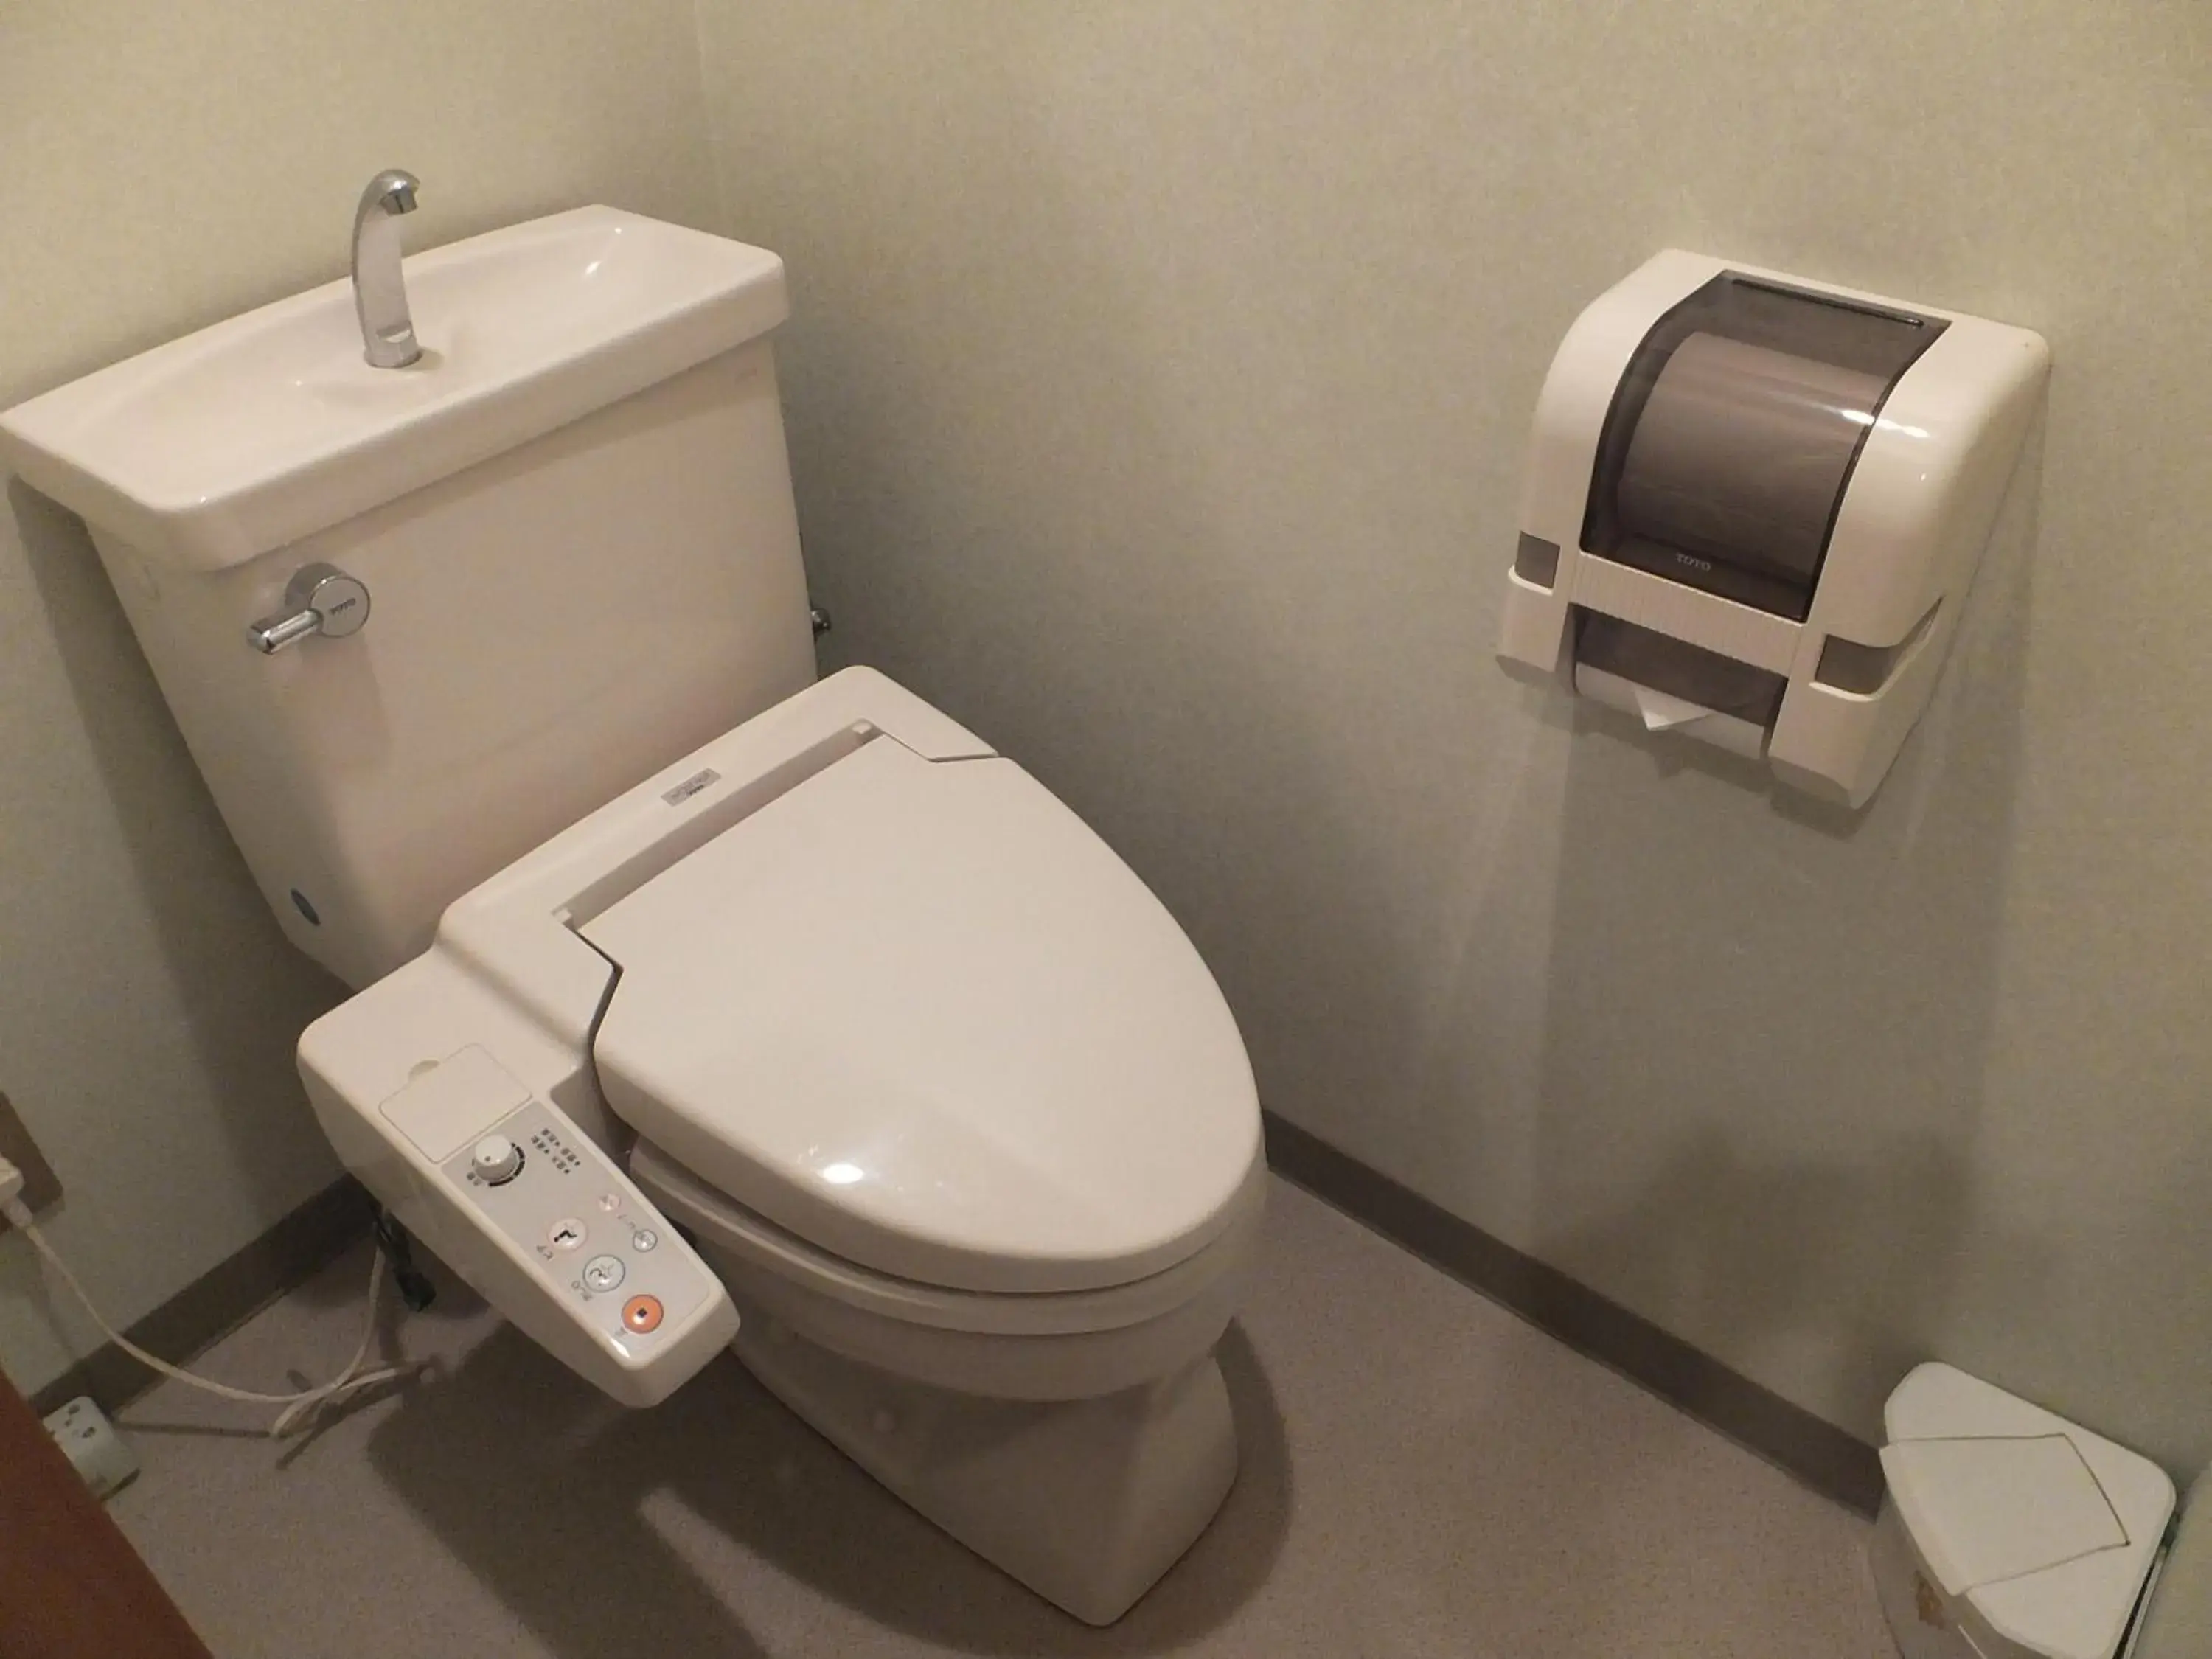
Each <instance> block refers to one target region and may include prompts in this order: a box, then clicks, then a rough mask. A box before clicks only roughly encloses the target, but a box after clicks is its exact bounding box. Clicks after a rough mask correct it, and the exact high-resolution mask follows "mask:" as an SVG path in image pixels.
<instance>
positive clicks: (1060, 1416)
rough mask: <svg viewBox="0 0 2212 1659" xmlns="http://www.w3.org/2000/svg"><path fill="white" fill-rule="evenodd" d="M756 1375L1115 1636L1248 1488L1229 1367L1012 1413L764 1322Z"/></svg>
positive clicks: (892, 1482) (749, 1338)
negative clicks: (1224, 1372) (1240, 1473)
mask: <svg viewBox="0 0 2212 1659" xmlns="http://www.w3.org/2000/svg"><path fill="white" fill-rule="evenodd" d="M743 1314H744V1322H743V1324H742V1326H741V1328H740V1329H739V1331H738V1337H737V1340H736V1341H735V1342H734V1343H732V1347H733V1348H734V1349H735V1351H736V1352H737V1354H738V1358H740V1359H741V1360H743V1361H744V1364H745V1368H746V1369H747V1370H750V1371H751V1372H752V1374H753V1375H754V1376H757V1377H758V1378H759V1379H760V1381H761V1382H762V1383H763V1384H764V1385H765V1386H766V1387H767V1388H768V1389H769V1392H770V1393H772V1394H774V1395H775V1396H776V1398H777V1399H779V1400H781V1401H783V1403H784V1404H785V1405H787V1406H788V1407H791V1409H792V1410H793V1411H794V1412H796V1413H798V1414H799V1416H800V1417H801V1418H803V1419H805V1420H806V1422H808V1423H809V1424H811V1425H812V1426H813V1427H814V1428H815V1429H816V1430H817V1431H819V1432H820V1433H821V1434H822V1435H823V1437H825V1438H827V1439H828V1440H829V1441H830V1442H831V1443H833V1444H834V1445H836V1447H837V1448H838V1449H840V1450H842V1451H843V1452H844V1453H845V1455H847V1456H848V1457H850V1458H851V1459H852V1460H853V1461H854V1462H856V1463H858V1464H859V1465H860V1467H861V1468H864V1469H866V1471H867V1472H868V1473H869V1474H872V1475H873V1476H874V1477H875V1478H876V1479H877V1480H879V1481H881V1482H882V1483H883V1484H884V1486H886V1487H888V1488H889V1489H890V1491H891V1492H893V1493H895V1494H896V1496H897V1497H899V1498H902V1500H904V1501H905V1502H906V1503H907V1504H909V1505H910V1506H911V1507H913V1508H914V1509H915V1510H918V1511H920V1512H921V1514H922V1515H924V1516H927V1517H928V1518H929V1519H930V1520H931V1521H933V1522H936V1523H937V1525H939V1527H942V1528H944V1529H945V1531H946V1532H948V1533H950V1534H952V1536H953V1537H955V1538H957V1539H958V1540H959V1541H961V1542H962V1543H963V1544H965V1545H966V1546H967V1547H969V1549H971V1550H973V1551H975V1553H976V1554H978V1555H980V1556H981V1557H982V1558H983V1559H985V1560H987V1561H988V1562H990V1563H991V1564H992V1565H994V1566H996V1567H999V1568H1000V1569H1001V1570H1002V1571H1005V1572H1006V1573H1008V1574H1010V1575H1011V1576H1012V1577H1015V1578H1017V1579H1018V1580H1020V1581H1021V1582H1022V1583H1024V1584H1026V1585H1028V1586H1029V1587H1030V1589H1033V1590H1035V1591H1036V1593H1037V1594H1038V1595H1042V1596H1043V1597H1044V1598H1045V1600H1047V1601H1050V1602H1052V1603H1054V1605H1055V1606H1057V1607H1061V1608H1064V1609H1065V1610H1066V1611H1067V1612H1068V1613H1073V1614H1074V1615H1075V1617H1076V1618H1078V1619H1080V1620H1083V1621H1084V1622H1085V1624H1089V1625H1110V1624H1112V1623H1113V1622H1114V1621H1115V1620H1117V1619H1119V1618H1120V1617H1121V1615H1122V1614H1123V1613H1127V1611H1128V1610H1129V1608H1130V1607H1133V1606H1134V1605H1135V1603H1136V1601H1137V1599H1138V1598H1139V1596H1141V1595H1144V1593H1145V1592H1146V1590H1148V1589H1151V1588H1152V1585H1153V1584H1154V1583H1157V1582H1158V1579H1159V1577H1160V1576H1161V1574H1163V1573H1164V1572H1165V1571H1167V1570H1168V1569H1169V1568H1170V1567H1171V1566H1173V1565H1175V1563H1176V1560H1177V1559H1180V1558H1181V1557H1182V1553H1183V1552H1184V1551H1186V1550H1188V1548H1189V1547H1191V1545H1192V1544H1193V1543H1194V1542H1196V1541H1197V1539H1198V1535H1199V1534H1200V1533H1201V1532H1203V1531H1205V1530H1206V1523H1207V1522H1210V1521H1212V1518H1213V1516H1214V1513H1215V1511H1216V1510H1218V1509H1219V1508H1220V1507H1221V1502H1222V1499H1223V1498H1226V1497H1227V1496H1228V1493H1229V1487H1230V1485H1231V1482H1232V1481H1234V1480H1235V1479H1236V1477H1237V1433H1236V1427H1235V1423H1234V1421H1233V1419H1232V1418H1231V1413H1230V1408H1229V1391H1228V1389H1227V1386H1226V1385H1225V1383H1224V1382H1223V1381H1222V1376H1221V1368H1220V1367H1219V1366H1218V1364H1215V1363H1214V1359H1213V1357H1212V1354H1210V1353H1209V1354H1207V1355H1206V1356H1205V1357H1203V1358H1200V1359H1199V1360H1197V1361H1196V1362H1194V1364H1189V1365H1187V1366H1185V1367H1184V1368H1183V1369H1182V1370H1179V1371H1177V1372H1176V1373H1175V1374H1174V1375H1172V1376H1167V1377H1164V1378H1162V1379H1161V1380H1159V1381H1158V1382H1155V1383H1146V1384H1144V1385H1142V1386H1140V1387H1138V1388H1133V1389H1122V1390H1121V1392H1119V1393H1117V1394H1111V1395H1104V1396H1103V1397H1100V1398H1097V1399H1091V1400H1063V1401H1009V1400H993V1399H985V1398H981V1397H980V1396H977V1395H965V1394H958V1393H954V1392H952V1391H951V1390H948V1389H939V1388H933V1387H931V1386H929V1385H927V1384H926V1383H914V1382H909V1381H908V1380H907V1379H905V1378H902V1377H898V1376H892V1375H890V1373H888V1372H885V1371H882V1370H877V1369H875V1368H874V1367H872V1366H869V1365H864V1364H860V1363H859V1362H857V1361H855V1360H852V1359H848V1358H844V1357H843V1356H842V1355H840V1354H836V1353H833V1352H830V1351H829V1350H828V1349H826V1348H823V1347H821V1346H817V1345H816V1344H814V1343H811V1342H809V1341H808V1340H806V1339H805V1337H803V1336H801V1335H800V1334H799V1333H798V1332H796V1331H794V1330H793V1329H792V1328H790V1327H789V1326H788V1325H787V1324H784V1323H782V1322H779V1321H777V1320H775V1318H773V1317H772V1316H769V1315H767V1314H765V1313H763V1312H761V1311H760V1310H757V1309H753V1308H746V1309H744V1310H743Z"/></svg>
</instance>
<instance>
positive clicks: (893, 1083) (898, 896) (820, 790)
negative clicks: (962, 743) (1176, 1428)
mask: <svg viewBox="0 0 2212 1659" xmlns="http://www.w3.org/2000/svg"><path fill="white" fill-rule="evenodd" d="M580 932H581V933H583V935H584V936H585V937H586V939H589V940H590V941H591V942H592V945H595V946H596V947H597V948H599V950H600V951H604V952H605V954H606V955H607V956H608V957H610V958H611V960H612V961H613V962H614V963H617V965H618V967H619V969H620V974H619V977H618V980H617V985H616V989H615V991H614V994H613V995H612V997H611V1000H610V1001H609V1004H608V1006H607V1009H606V1012H605V1016H604V1018H602V1020H601V1022H600V1024H599V1032H598V1036H597V1038H596V1041H595V1044H594V1053H595V1054H596V1057H597V1060H598V1065H599V1078H600V1082H601V1085H602V1086H603V1088H604V1089H605V1092H606V1096H607V1099H608V1102H609V1103H610V1104H611V1106H612V1107H613V1108H614V1109H615V1110H616V1111H617V1112H618V1113H619V1114H620V1115H622V1116H623V1118H624V1119H625V1120H626V1121H629V1123H630V1124H631V1125H632V1126H633V1127H635V1128H636V1129H637V1130H638V1131H639V1132H640V1133H642V1134H644V1135H645V1136H647V1138H649V1139H652V1140H653V1142H655V1143H656V1144H657V1145H659V1146H660V1147H661V1148H662V1149H663V1150H664V1151H665V1152H668V1153H669V1154H670V1155H671V1156H672V1157H674V1158H677V1159H678V1161H680V1162H681V1163H683V1164H685V1165H687V1166H688V1167H689V1168H690V1169H691V1170H693V1171H694V1172H695V1173H696V1174H697V1175H699V1176H701V1177H702V1178H703V1179H705V1180H707V1181H708V1182H712V1183H713V1184H714V1185H715V1186H717V1187H719V1188H721V1189H722V1190H723V1191H724V1192H726V1193H727V1194H729V1195H730V1196H731V1197H732V1198H733V1199H735V1200H737V1201H738V1203H740V1204H742V1205H744V1206H748V1207H750V1208H751V1209H753V1210H756V1211H757V1212H759V1213H761V1214H762V1215H763V1216H766V1217H767V1218H769V1219H770V1220H772V1221H774V1222H775V1223H777V1224H778V1225H781V1226H783V1227H786V1228H787V1229H789V1230H790V1231H793V1232H795V1233H797V1234H799V1235H800V1236H801V1237H805V1238H807V1239H810V1240H811V1241H812V1242H813V1243H816V1244H817V1245H819V1246H820V1247H822V1248H823V1249H828V1250H830V1251H834V1252H835V1253H836V1254H837V1255H842V1256H844V1257H846V1258H847V1259H848V1260H850V1261H856V1262H859V1263H861V1264H863V1265H865V1266H866V1267H872V1268H875V1269H876V1270H878V1271H879V1272H883V1273H892V1274H896V1275H898V1276H900V1277H902V1278H906V1279H915V1280H918V1281H920V1282H921V1283H925V1284H931V1285H945V1286H951V1287H956V1288H959V1289H965V1290H977V1291H1067V1290H1090V1289H1097V1288H1099V1287H1102V1286H1104V1285H1118V1284H1126V1283H1128V1282H1130V1281H1132V1280H1134V1279H1139V1278H1142V1277H1144V1276H1146V1275H1147V1274H1150V1273H1158V1272H1160V1271H1162V1270H1164V1268H1167V1267H1171V1266H1173V1265H1174V1264H1175V1263H1176V1262H1177V1261H1182V1259H1184V1258H1185V1257H1187V1256H1188V1255H1192V1254H1194V1252H1196V1251H1197V1250H1198V1249H1200V1248H1201V1247H1202V1246H1204V1245H1205V1244H1206V1243H1208V1242H1209V1241H1210V1240H1211V1239H1212V1237H1214V1236H1215V1234H1217V1233H1218V1232H1219V1231H1221V1230H1222V1229H1223V1228H1224V1227H1225V1226H1227V1225H1229V1223H1230V1222H1231V1220H1232V1219H1233V1218H1234V1215H1235V1200H1236V1197H1237V1191H1238V1188H1239V1187H1240V1186H1241V1185H1242V1183H1243V1181H1244V1180H1245V1178H1246V1176H1247V1174H1248V1172H1249V1170H1250V1169H1251V1166H1252V1164H1253V1163H1254V1161H1255V1159H1256V1158H1259V1157H1260V1116H1259V1102H1258V1097H1257V1095H1256V1092H1255V1089H1254V1086H1253V1082H1252V1073H1251V1068H1250V1066H1249V1062H1248V1061H1247V1060H1246V1058H1245V1054H1244V1048H1243V1042H1242V1041H1241V1040H1240V1039H1239V1037H1238V1036H1237V1026H1236V1023H1235V1021H1234V1020H1233V1019H1232V1018H1231V1015H1230V1012H1229V1009H1228V1006H1227V1005H1226V1004H1225V1002H1224V1001H1223V1000H1222V997H1221V993H1220V991H1219V989H1218V987H1216V986H1215V984H1214V982H1213V979H1212V975H1211V974H1209V973H1208V972H1207V971H1206V965H1205V963H1202V962H1201V961H1200V959H1199V956H1198V952H1197V951H1196V950H1195V949H1194V948H1193V946H1192V945H1191V944H1190V941H1189V940H1188V939H1186V938H1185V937H1184V936H1183V933H1182V930H1181V929H1180V928H1179V927H1176V923H1175V921H1174V920H1173V918H1171V917H1170V915H1168V913H1167V911H1166V910H1165V909H1164V908H1163V907H1162V906H1161V904H1160V903H1159V902H1158V900H1157V899H1155V898H1154V897H1153V896H1152V893H1151V892H1150V890H1147V889H1146V886H1145V885H1144V884H1143V883H1142V882H1141V881H1139V879H1138V878H1137V877H1136V876H1135V874H1134V873H1133V872H1131V871H1130V870H1129V868H1128V867H1127V866H1126V865H1124V864H1123V863H1122V862H1121V860H1119V859H1118V858H1116V857H1115V854H1113V852H1112V851H1111V850H1110V849H1109V848H1108V847H1107V846H1106V844H1105V843H1104V842H1102V841H1100V840H1099V839H1098V837H1097V836H1096V835H1094V834H1093V833H1092V832H1091V830H1090V829H1088V828H1087V827H1086V826H1085V824H1084V823H1083V822H1082V821H1081V820H1080V819H1079V818H1078V817H1076V816H1075V815H1074V813H1073V812H1071V811H1068V809H1067V808H1066V807H1065V806H1063V805H1061V804H1060V802H1059V801H1058V800H1057V799H1054V797H1053V796H1052V794H1051V793H1049V792H1048V791H1047V790H1046V789H1045V788H1044V787H1042V785H1040V784H1038V783H1037V782H1036V781H1035V780H1034V779H1032V778H1030V776H1029V775H1028V774H1027V773H1025V772H1024V771H1023V770H1022V769H1020V768H1019V767H1018V766H1016V765H1015V764H1014V763H1012V762H1011V761H1008V760H1005V759H1003V758H1000V757H982V758H974V759H965V760H958V761H940V762H932V761H928V760H925V759H923V758H921V757H920V756H918V755H916V754H915V753H914V752H913V751H912V750H908V749H907V748H905V747H903V746H902V745H901V744H899V743H898V742H897V741H896V739H894V738H890V737H888V736H878V737H877V738H874V739H873V740H872V741H871V742H869V743H867V744H865V745H863V746H862V747H861V748H860V750H858V751H857V752H855V753H854V754H853V755H851V756H848V757H846V758H845V759H843V760H841V761H839V762H837V763H836V764H835V765H833V766H830V767H829V768H828V769H826V770H824V771H822V772H820V773H818V774H817V775H814V776H813V777H811V778H809V779H808V780H807V781H805V782H804V783H801V784H800V785H799V786H798V787H796V788H794V789H793V790H792V791H790V792H789V793H787V794H784V795H782V796H781V797H779V798H778V799H775V800H773V801H771V802H770V803H769V805H766V806H764V807H763V808H762V809H761V810H760V811H757V812H755V813H754V814H752V816H750V817H747V818H745V819H744V820H743V821H741V822H740V823H738V824H737V825H735V826H734V827H733V828H732V829H728V830H726V831H724V832H723V833H722V834H721V835H720V836H718V837H716V838H715V839H714V841H712V842H708V844H707V845H706V846H704V847H702V848H700V849H699V850H698V851H696V852H695V853H692V854H690V855H689V856H688V857H686V858H684V860H681V861H680V862H679V863H678V864H677V865H675V866H672V867H671V868H670V869H669V870H667V871H665V872H663V873H661V874H660V875H658V876H656V877H654V878H653V879H652V880H651V881H649V882H647V884H645V885H643V886H642V887H641V888H639V889H638V890H636V891H635V892H634V893H632V894H630V895H629V896H626V897H624V898H623V899H621V900H620V901H618V902H617V903H615V904H614V905H613V906H612V907H611V908H609V909H607V910H606V911H605V912H604V913H603V914H601V915H599V916H598V917H596V918H595V919H593V920H592V921H589V922H587V923H586V924H585V925H584V926H583V927H581V928H580Z"/></svg>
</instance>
